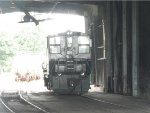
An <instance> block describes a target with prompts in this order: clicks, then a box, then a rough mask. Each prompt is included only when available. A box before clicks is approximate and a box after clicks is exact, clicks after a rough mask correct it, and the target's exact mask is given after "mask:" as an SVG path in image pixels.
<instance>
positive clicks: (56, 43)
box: [49, 37, 60, 54]
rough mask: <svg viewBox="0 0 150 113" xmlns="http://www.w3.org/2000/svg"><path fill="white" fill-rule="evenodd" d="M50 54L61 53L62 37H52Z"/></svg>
mask: <svg viewBox="0 0 150 113" xmlns="http://www.w3.org/2000/svg"><path fill="white" fill-rule="evenodd" d="M49 44H50V53H53V54H57V53H60V37H50V38H49Z"/></svg>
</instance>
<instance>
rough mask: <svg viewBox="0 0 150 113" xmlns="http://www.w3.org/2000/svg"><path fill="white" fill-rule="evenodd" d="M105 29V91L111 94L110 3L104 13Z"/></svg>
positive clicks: (106, 5)
mask: <svg viewBox="0 0 150 113" xmlns="http://www.w3.org/2000/svg"><path fill="white" fill-rule="evenodd" d="M104 29H105V37H106V75H105V77H104V79H105V84H104V91H106V92H111V76H112V33H111V22H110V2H106V4H105V11H104Z"/></svg>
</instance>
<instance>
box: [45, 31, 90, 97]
mask: <svg viewBox="0 0 150 113" xmlns="http://www.w3.org/2000/svg"><path fill="white" fill-rule="evenodd" d="M47 48H48V53H49V54H48V57H49V64H48V70H49V71H48V78H47V79H46V78H45V79H44V80H45V82H47V83H45V84H46V86H47V88H48V89H51V90H53V91H54V92H57V93H61V94H66V93H67V94H68V93H69V94H70V93H84V92H87V91H88V90H89V88H90V73H91V61H90V58H91V41H90V37H89V36H88V35H86V34H82V33H79V32H70V31H69V32H66V33H62V34H58V35H55V36H48V37H47Z"/></svg>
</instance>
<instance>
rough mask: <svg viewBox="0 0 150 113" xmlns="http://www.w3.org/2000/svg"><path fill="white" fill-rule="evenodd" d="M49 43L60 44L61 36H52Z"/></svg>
mask: <svg viewBox="0 0 150 113" xmlns="http://www.w3.org/2000/svg"><path fill="white" fill-rule="evenodd" d="M49 43H50V45H51V44H60V37H53V38H50V40H49Z"/></svg>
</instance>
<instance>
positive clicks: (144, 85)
mask: <svg viewBox="0 0 150 113" xmlns="http://www.w3.org/2000/svg"><path fill="white" fill-rule="evenodd" d="M139 11H140V13H139V14H140V15H139V21H140V22H139V30H140V34H139V37H140V39H139V40H140V90H141V96H144V97H149V98H150V13H149V11H150V2H140V7H139Z"/></svg>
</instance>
